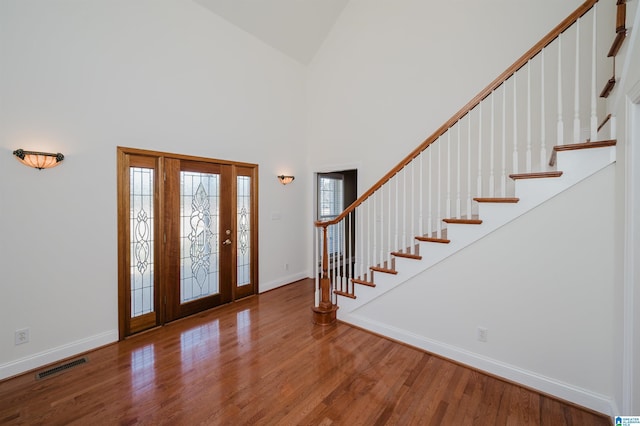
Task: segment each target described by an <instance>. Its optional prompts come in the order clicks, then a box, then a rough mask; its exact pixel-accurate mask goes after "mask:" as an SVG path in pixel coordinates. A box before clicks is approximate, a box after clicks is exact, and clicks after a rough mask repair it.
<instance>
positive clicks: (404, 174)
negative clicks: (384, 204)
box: [401, 167, 409, 248]
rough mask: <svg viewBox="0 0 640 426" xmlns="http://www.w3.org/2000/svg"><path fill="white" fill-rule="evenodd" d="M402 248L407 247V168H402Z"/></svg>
mask: <svg viewBox="0 0 640 426" xmlns="http://www.w3.org/2000/svg"><path fill="white" fill-rule="evenodd" d="M402 197H403V199H402V245H401V247H402V248H406V247H407V208H408V206H407V204H408V203H409V200H408V199H407V198H408V193H407V168H406V167H403V168H402Z"/></svg>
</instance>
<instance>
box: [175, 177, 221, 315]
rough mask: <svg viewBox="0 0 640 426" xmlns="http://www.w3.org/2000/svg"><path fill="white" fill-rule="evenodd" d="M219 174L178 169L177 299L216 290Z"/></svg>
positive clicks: (215, 291)
mask: <svg viewBox="0 0 640 426" xmlns="http://www.w3.org/2000/svg"><path fill="white" fill-rule="evenodd" d="M219 205H220V175H218V174H209V173H199V172H185V171H183V172H180V303H185V302H189V301H192V300H196V299H200V298H202V297H206V296H211V295H213V294H217V293H218V292H219V281H218V274H219V269H220V268H219V266H220V265H219V250H218V238H219V232H218V229H219V226H218V221H219V214H220V213H219Z"/></svg>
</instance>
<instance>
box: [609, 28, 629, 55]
mask: <svg viewBox="0 0 640 426" xmlns="http://www.w3.org/2000/svg"><path fill="white" fill-rule="evenodd" d="M626 36H627V31H626V30H625V31H621V32H617V33H616V38H614V39H613V43H612V44H611V48H610V49H609V53H607V57H608V58H611V57H614V56H616V55H617V54H618V51H619V50H620V48H621V47H622V42H623V41H624V39H625V37H626Z"/></svg>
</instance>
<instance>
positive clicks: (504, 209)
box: [335, 140, 616, 322]
mask: <svg viewBox="0 0 640 426" xmlns="http://www.w3.org/2000/svg"><path fill="white" fill-rule="evenodd" d="M615 145H616V141H615V140H605V141H598V142H585V143H582V144H577V145H563V146H557V147H554V149H553V152H554V154H555V155H554V157H556V160H555V163H556V164H557V170H555V171H546V172H539V173H523V174H512V175H511V176H510V178H511V179H512V180H513V181H514V182H515V196H513V197H506V198H475V199H474V203H476V204H477V206H476V208H477V212H478V214H477V216H475V217H474V218H472V219H466V218H465V219H456V218H445V219H443V222H445V223H447V227H446V232H444V234H446V238H438V237H436V236H434V237H428V236H417V237H415V240H416V247H415V248H414V249H413V253H415V254H412V253H408V252H409V251H410V250H405V251H401V252H393V253H391V254H392V256H393V258H392V261H391V264H392V267H391V268H381V267H371V268H370V269H371V272H370V273H369V275H368V279H369V280H370V281H364V280H358V279H353V280H352V281H353V282H354V283H355V284H356V286H355V288H354V291H353V293H347V292H343V291H340V290H336V291H335V293H336V294H337V295H338V296H340V297H339V298H338V302H337V303H338V306H339V307H340V309H339V310H338V312H337V316H338V318H339V319H341V320H344V321H347V322H350V321H349V319H350V317H349V314H350V313H351V312H353V311H354V310H356V309H357V308H358V307H360V306H363V305H364V304H366V303H368V302H370V301H371V300H373V299H375V298H377V297H378V296H380V295H382V294H384V293H386V292H387V291H389V290H391V289H393V288H395V287H397V286H398V285H401V284H402V283H403V282H405V281H407V280H409V279H411V278H412V277H414V276H416V275H418V274H420V273H421V272H423V271H425V270H427V269H429V268H431V267H432V266H434V265H436V264H437V263H439V262H441V261H442V260H444V259H446V258H447V257H449V256H452V255H454V254H455V253H457V252H459V251H460V250H462V249H464V248H465V247H467V246H469V245H471V244H472V243H474V242H476V241H478V240H480V239H481V238H483V237H485V236H486V235H488V234H490V233H492V232H493V231H495V230H496V229H498V228H500V227H502V226H504V225H506V224H507V223H509V222H511V221H513V220H515V219H517V218H518V217H519V216H521V215H523V214H526V213H527V212H528V211H530V210H532V209H533V208H535V207H537V206H539V205H540V204H542V203H544V202H545V201H547V200H549V199H551V198H553V197H554V196H556V195H558V194H559V193H561V192H563V191H565V190H567V189H569V188H571V187H572V186H574V185H575V184H577V183H578V182H580V181H582V180H584V179H586V178H588V177H589V176H591V175H593V174H594V173H597V172H598V171H600V170H602V169H604V168H605V167H607V166H608V165H610V164H612V163H613V162H615V154H616V153H615Z"/></svg>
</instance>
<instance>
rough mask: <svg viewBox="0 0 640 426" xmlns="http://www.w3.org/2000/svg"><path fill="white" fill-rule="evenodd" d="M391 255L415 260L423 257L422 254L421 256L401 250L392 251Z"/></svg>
mask: <svg viewBox="0 0 640 426" xmlns="http://www.w3.org/2000/svg"><path fill="white" fill-rule="evenodd" d="M391 255H392V256H396V257H404V258H405V259H415V260H421V259H422V256H420V255H419V254H412V253H402V252H400V251H392V252H391Z"/></svg>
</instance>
